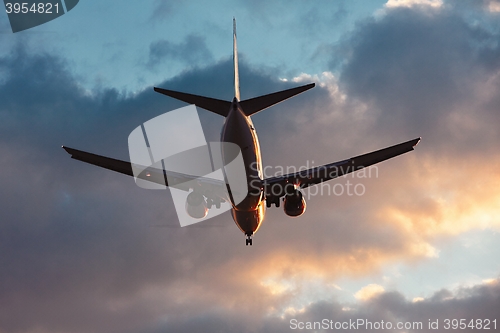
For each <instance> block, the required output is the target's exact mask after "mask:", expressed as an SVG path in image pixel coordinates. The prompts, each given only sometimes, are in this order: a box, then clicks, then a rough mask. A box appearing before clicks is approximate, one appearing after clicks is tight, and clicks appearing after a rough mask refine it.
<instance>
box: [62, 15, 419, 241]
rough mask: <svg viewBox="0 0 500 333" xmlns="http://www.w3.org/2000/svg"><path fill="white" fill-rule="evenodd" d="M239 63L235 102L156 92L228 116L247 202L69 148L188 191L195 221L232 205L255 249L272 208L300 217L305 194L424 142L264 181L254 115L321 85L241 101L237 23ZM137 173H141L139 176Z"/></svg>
mask: <svg viewBox="0 0 500 333" xmlns="http://www.w3.org/2000/svg"><path fill="white" fill-rule="evenodd" d="M233 60H234V61H233V63H234V90H235V91H234V95H235V97H234V98H233V100H232V101H225V100H219V99H214V98H209V97H204V96H199V95H193V94H189V93H185V92H178V91H173V90H168V89H163V88H156V87H155V88H154V90H155V91H156V92H158V93H161V94H164V95H167V96H169V97H172V98H175V99H178V100H181V101H183V102H186V103H188V104H194V105H196V106H197V107H200V108H202V109H205V110H208V111H211V112H213V113H216V114H218V115H220V116H222V117H225V122H224V125H223V128H222V134H221V142H222V143H225V142H227V143H233V144H236V145H237V146H238V147H239V148H240V150H241V154H242V158H243V161H244V166H245V173H246V184H247V190H248V191H247V195H246V196H245V197H244V198H242V200H238V201H236V200H235V199H234V198H233V197H232V195H231V189H229V188H228V186H227V183H226V182H224V181H220V182H218V181H215V180H214V179H209V178H204V177H200V176H199V175H196V176H195V175H190V174H184V173H181V172H173V171H172V170H166V169H158V168H148V167H145V166H143V167H141V168H137V166H136V165H134V164H133V163H130V162H126V161H121V160H117V159H113V158H109V157H105V156H100V155H96V154H92V153H88V152H85V151H81V150H77V149H73V148H69V147H65V146H63V148H64V149H65V150H66V151H67V152H68V153H69V154H70V155H71V157H72V158H73V159H76V160H79V161H83V162H86V163H90V164H93V165H96V166H99V167H102V168H106V169H109V170H112V171H115V172H119V173H122V174H125V175H128V176H132V177H135V178H136V179H142V180H145V181H148V182H152V183H157V184H162V185H166V186H168V187H171V188H176V189H180V190H183V191H186V193H188V195H187V198H186V205H185V207H186V212H187V213H188V214H189V216H191V217H193V218H204V217H206V216H207V214H208V211H209V210H210V209H217V208H219V207H220V205H221V204H222V203H225V202H229V203H230V204H231V213H232V216H233V219H234V221H235V223H236V225H237V226H238V227H239V228H240V230H241V231H242V232H243V233H244V234H245V235H246V245H252V237H253V235H254V234H255V232H256V231H257V230H258V229H259V227H260V226H261V224H262V222H263V220H264V216H265V210H266V208H270V207H272V205H275V206H276V207H279V206H280V205H281V203H283V209H284V212H285V214H287V215H288V216H291V217H297V216H300V215H302V214H303V213H304V212H305V209H306V202H305V199H304V195H303V193H302V190H303V189H305V188H308V187H310V186H314V185H317V184H320V183H322V182H325V181H328V180H332V179H335V178H337V177H340V176H343V175H346V174H349V173H352V172H355V171H357V170H360V169H363V168H366V167H368V166H371V165H374V164H376V163H379V162H382V161H385V160H387V159H390V158H393V157H396V156H398V155H401V154H404V153H406V152H409V151H412V150H414V147H415V146H416V145H417V144H418V142H419V141H420V138H416V139H413V140H409V141H406V142H403V143H400V144H396V145H393V146H391V147H387V148H384V149H380V150H377V151H374V152H370V153H367V154H363V155H359V156H355V157H351V158H347V159H344V160H342V161H338V162H334V163H330V164H325V165H321V166H317V167H314V168H310V169H308V170H303V171H298V172H294V173H290V174H285V175H280V176H275V177H270V178H264V177H263V173H262V162H261V161H262V160H261V155H260V146H259V141H258V138H257V133H256V130H255V127H254V126H253V123H252V120H251V116H252V115H254V114H256V113H258V112H259V111H262V110H264V109H267V108H269V107H271V106H273V105H275V104H277V103H280V102H282V101H284V100H286V99H289V98H291V97H293V96H296V95H298V94H300V93H302V92H305V91H307V90H309V89H311V88H313V87H314V86H315V84H314V83H310V84H307V85H303V86H300V87H296V88H292V89H287V90H283V91H279V92H275V93H271V94H268V95H264V96H259V97H255V98H251V99H246V100H240V90H239V71H238V52H237V44H236V23H235V21H234V20H233ZM222 156H223V159H225V161H224V162H227V163H229V162H230V161H229V160H228V159H229V157H228V154H227V152H224V151H222ZM137 170H141V171H140V172H138V171H137ZM228 193H229V195H228Z"/></svg>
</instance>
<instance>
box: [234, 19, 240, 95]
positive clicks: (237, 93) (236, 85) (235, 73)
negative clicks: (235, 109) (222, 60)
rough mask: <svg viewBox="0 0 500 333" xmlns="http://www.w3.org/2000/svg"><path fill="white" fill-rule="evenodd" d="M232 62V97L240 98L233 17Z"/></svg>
mask: <svg viewBox="0 0 500 333" xmlns="http://www.w3.org/2000/svg"><path fill="white" fill-rule="evenodd" d="M233 63H234V97H236V99H237V100H238V101H239V100H240V74H239V71H238V45H237V43H236V19H235V18H234V17H233Z"/></svg>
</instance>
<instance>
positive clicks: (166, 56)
mask: <svg viewBox="0 0 500 333" xmlns="http://www.w3.org/2000/svg"><path fill="white" fill-rule="evenodd" d="M212 60H213V56H212V53H211V52H210V50H209V49H208V47H207V45H206V44H205V39H204V38H203V37H200V36H195V35H188V36H186V38H185V40H184V41H182V42H180V43H173V42H171V41H168V40H164V39H163V40H158V41H156V42H153V43H151V44H150V45H149V58H148V61H147V63H146V66H147V67H148V68H149V69H155V68H156V67H157V66H158V65H160V64H162V63H164V62H165V61H178V62H181V63H183V64H185V65H187V66H189V67H194V66H196V65H199V64H206V63H210V62H212Z"/></svg>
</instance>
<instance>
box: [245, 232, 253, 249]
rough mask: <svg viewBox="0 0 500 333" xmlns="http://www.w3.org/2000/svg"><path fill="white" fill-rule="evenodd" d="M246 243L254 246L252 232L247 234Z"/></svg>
mask: <svg viewBox="0 0 500 333" xmlns="http://www.w3.org/2000/svg"><path fill="white" fill-rule="evenodd" d="M245 245H247V246H248V245H250V246H252V234H247V239H246V242H245Z"/></svg>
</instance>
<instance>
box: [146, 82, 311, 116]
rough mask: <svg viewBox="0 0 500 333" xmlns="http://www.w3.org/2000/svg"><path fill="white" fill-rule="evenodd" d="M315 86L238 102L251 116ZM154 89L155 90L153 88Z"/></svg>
mask: <svg viewBox="0 0 500 333" xmlns="http://www.w3.org/2000/svg"><path fill="white" fill-rule="evenodd" d="M314 86H315V84H314V83H310V84H306V85H305V86H301V87H297V88H292V89H287V90H282V91H278V92H275V93H272V94H269V95H264V96H259V97H255V98H251V99H247V100H244V101H241V102H240V105H241V108H242V109H243V112H245V114H246V115H247V116H251V115H253V114H255V113H257V112H259V111H262V110H264V109H267V108H268V107H270V106H273V105H274V104H278V103H279V102H282V101H284V100H286V99H289V98H290V97H293V96H295V95H298V94H300V93H302V92H304V91H306V90H309V89H311V88H313V87H314ZM155 89H156V88H155Z"/></svg>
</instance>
